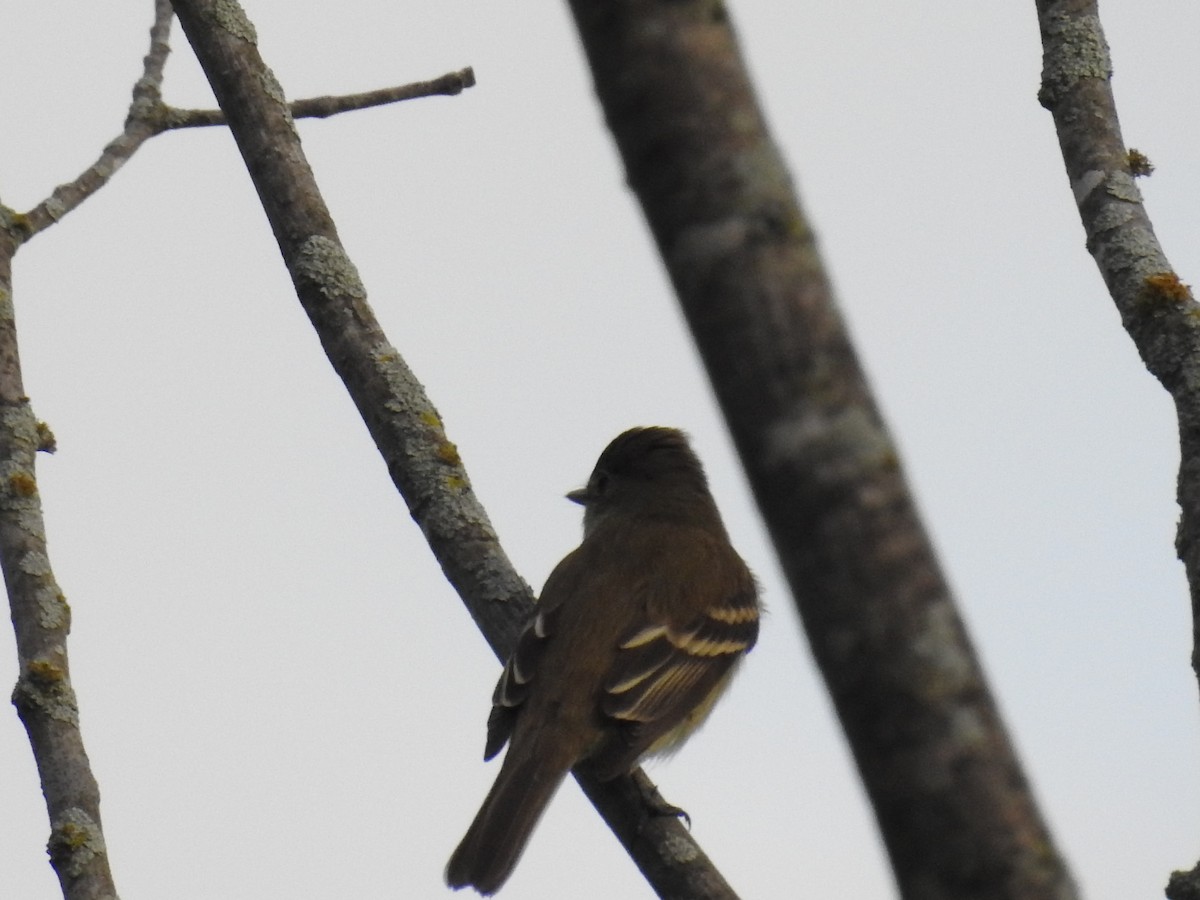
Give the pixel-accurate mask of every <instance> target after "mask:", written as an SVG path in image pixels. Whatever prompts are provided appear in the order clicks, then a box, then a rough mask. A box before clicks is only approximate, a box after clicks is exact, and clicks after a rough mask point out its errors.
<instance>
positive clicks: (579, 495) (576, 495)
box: [567, 488, 588, 506]
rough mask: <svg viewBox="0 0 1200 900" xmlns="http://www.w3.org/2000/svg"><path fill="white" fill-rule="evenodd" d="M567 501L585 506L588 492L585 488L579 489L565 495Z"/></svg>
mask: <svg viewBox="0 0 1200 900" xmlns="http://www.w3.org/2000/svg"><path fill="white" fill-rule="evenodd" d="M567 499H568V500H570V501H571V502H572V503H578V504H579V505H580V506H587V502H588V492H587V488H579V489H577V490H574V491H571V492H570V493H569V494H567Z"/></svg>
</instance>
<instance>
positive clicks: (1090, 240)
mask: <svg viewBox="0 0 1200 900" xmlns="http://www.w3.org/2000/svg"><path fill="white" fill-rule="evenodd" d="M1037 9H1038V22H1039V24H1040V26H1041V33H1042V48H1043V69H1042V88H1041V92H1040V93H1039V99H1040V100H1041V101H1042V105H1043V106H1045V107H1046V109H1048V110H1049V111H1050V112H1051V114H1052V115H1053V116H1054V126H1055V129H1056V131H1057V132H1058V142H1059V146H1060V148H1061V149H1062V155H1063V161H1064V163H1065V164H1066V169H1067V176H1068V178H1069V179H1070V184H1071V191H1072V193H1073V194H1074V197H1075V203H1076V205H1077V206H1078V208H1079V217H1080V219H1081V221H1082V222H1083V227H1084V229H1085V231H1086V232H1087V247H1088V250H1089V252H1090V253H1091V254H1092V258H1093V259H1095V261H1096V265H1097V266H1098V267H1099V269H1100V274H1101V275H1102V276H1103V277H1104V283H1105V284H1106V285H1107V286H1108V290H1109V293H1110V294H1111V295H1112V298H1113V302H1114V303H1115V304H1116V306H1117V310H1118V311H1119V312H1120V314H1121V322H1122V324H1123V325H1124V326H1125V330H1126V331H1128V332H1129V336H1130V337H1131V338H1133V342H1134V344H1135V345H1136V346H1137V349H1138V353H1140V354H1141V357H1142V360H1143V362H1145V364H1146V368H1147V369H1149V370H1150V373H1151V374H1152V375H1154V377H1155V378H1157V379H1158V380H1159V381H1160V382H1162V386H1163V387H1164V388H1166V389H1167V391H1168V392H1169V393H1170V394H1171V397H1172V398H1173V399H1174V401H1175V411H1176V414H1177V416H1178V418H1179V441H1180V450H1181V456H1182V459H1181V463H1180V469H1179V506H1180V510H1181V513H1182V515H1181V518H1180V522H1179V535H1178V541H1177V545H1176V546H1177V549H1178V551H1179V558H1180V559H1181V560H1183V564H1184V568H1185V570H1186V571H1187V578H1188V584H1189V585H1190V587H1191V597H1192V631H1193V639H1194V641H1193V650H1192V667H1193V669H1195V670H1196V673H1197V676H1198V677H1200V306H1198V305H1197V304H1196V301H1195V298H1194V297H1193V295H1192V291H1191V290H1190V288H1188V286H1187V285H1186V284H1184V283H1183V282H1182V281H1181V280H1180V278H1179V276H1178V275H1176V274H1175V271H1174V270H1173V269H1172V268H1171V264H1170V263H1169V262H1168V261H1167V257H1166V254H1164V253H1163V250H1162V247H1161V246H1160V245H1159V243H1158V238H1157V237H1155V235H1154V228H1153V226H1152V225H1151V223H1150V217H1149V215H1148V214H1147V212H1146V208H1145V207H1144V206H1143V205H1142V197H1141V192H1140V191H1139V190H1138V187H1137V185H1136V183H1135V182H1134V178H1135V176H1136V175H1139V174H1145V173H1146V171H1147V166H1146V160H1145V159H1144V157H1141V156H1140V155H1139V154H1135V153H1131V152H1130V151H1129V150H1128V149H1127V148H1126V147H1125V142H1124V140H1123V139H1122V137H1121V125H1120V122H1119V120H1118V118H1117V108H1116V103H1115V101H1114V99H1113V95H1112V87H1111V85H1110V84H1109V79H1110V78H1111V76H1112V60H1111V59H1110V57H1109V51H1108V43H1107V41H1105V38H1104V32H1103V30H1102V28H1101V27H1100V17H1099V14H1098V11H1097V8H1096V4H1095V3H1094V2H1088V0H1067V2H1045V0H1040V2H1038V4H1037Z"/></svg>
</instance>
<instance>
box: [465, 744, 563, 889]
mask: <svg viewBox="0 0 1200 900" xmlns="http://www.w3.org/2000/svg"><path fill="white" fill-rule="evenodd" d="M517 749H518V748H515V747H512V746H509V748H508V753H507V754H506V755H505V757H504V764H503V766H501V768H500V774H499V775H497V776H496V783H495V784H493V785H492V789H491V790H490V791H489V792H488V795H487V798H486V799H485V800H484V801H483V806H481V807H480V809H479V812H478V814H477V815H476V816H475V821H474V822H472V823H471V827H470V828H468V829H467V834H466V836H465V837H464V838H463V839H462V841H461V842H460V843H459V845H458V849H457V850H455V851H454V853H453V855H452V856H451V857H450V862H448V863H447V864H446V884H448V885H449V886H450V887H452V888H455V889H457V888H462V887H473V888H475V890H477V891H479V893H481V894H485V895H491V894H494V893H496V891H498V890H500V888H501V886H502V885H503V884H504V882H505V881H507V880H508V876H509V875H511V874H512V870H513V869H514V868H515V867H516V865H517V860H519V859H520V858H521V854H522V853H523V852H524V850H525V844H526V843H527V842H528V840H529V835H530V834H532V832H533V829H534V827H535V826H536V825H537V823H538V820H539V819H541V817H542V813H543V812H544V811H545V809H546V806H547V805H548V804H549V803H550V800H551V798H553V797H554V792H555V791H557V790H558V786H559V785H560V784H562V781H563V778H565V777H566V774H567V771H568V770H569V769H570V766H571V760H570V759H564V760H561V761H559V760H550V759H546V758H545V757H544V755H543V757H542V758H539V754H538V753H537V752H531V753H520V754H519V755H518V753H516V752H514V751H516V750H517ZM522 749H532V748H522Z"/></svg>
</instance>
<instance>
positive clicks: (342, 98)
mask: <svg viewBox="0 0 1200 900" xmlns="http://www.w3.org/2000/svg"><path fill="white" fill-rule="evenodd" d="M474 86H475V71H474V70H473V69H472V68H471V67H470V66H468V67H467V68H465V69H459V70H458V71H456V72H447V73H446V74H445V75H442V76H440V77H438V78H434V79H433V80H432V81H414V82H413V83H412V84H402V85H399V86H397V87H387V88H379V89H378V90H374V91H366V92H364V93H361V94H340V95H336V96H327V97H309V98H308V99H306V100H293V101H292V102H290V103H289V104H288V109H289V110H291V113H292V118H293V119H324V118H327V117H329V116H336V115H337V114H338V113H344V112H354V111H355V110H360V109H370V108H371V107H373V106H386V105H388V104H389V103H399V102H400V101H402V100H416V99H418V98H420V97H438V96H442V97H453V96H454V95H456V94H461V93H462V92H463V90H465V89H466V88H469V87H474ZM224 124H226V121H225V113H223V112H221V110H219V109H179V108H177V107H170V108H169V109H168V110H167V115H166V123H165V126H164V130H165V129H171V128H202V127H207V126H211V125H224Z"/></svg>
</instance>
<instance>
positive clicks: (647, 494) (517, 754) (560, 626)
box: [446, 428, 759, 894]
mask: <svg viewBox="0 0 1200 900" xmlns="http://www.w3.org/2000/svg"><path fill="white" fill-rule="evenodd" d="M567 497H568V498H569V499H571V500H573V501H575V502H576V503H579V504H582V506H583V510H584V512H583V543H581V544H580V545H579V547H578V548H576V549H575V550H573V551H572V552H571V553H569V554H567V556H566V557H565V558H564V559H563V561H562V562H560V563H559V564H558V565H557V566H556V567H555V569H554V571H553V572H551V573H550V577H549V578H548V579H547V580H546V586H545V587H544V588H543V589H542V596H541V599H540V600H539V601H538V605H537V612H536V614H535V615H534V617H533V621H532V622H530V623H529V625H528V626H527V627H526V628H525V631H524V632H523V633H522V634H521V636H520V638H519V639H518V642H517V648H516V650H515V651H513V654H512V656H511V657H509V659H508V662H507V663H506V665H505V666H504V672H503V673H502V674H501V676H500V681H499V683H498V684H497V685H496V690H495V693H494V695H493V697H492V712H491V715H490V716H489V717H488V728H487V745H486V747H485V749H484V759H485V760H488V759H491V758H492V757H493V756H495V755H496V754H497V753H499V752H500V750H501V748H502V747H503V746H504V745H505V743H509V744H510V746H509V749H508V753H507V754H506V755H505V757H504V763H503V765H502V766H501V767H500V773H499V775H498V776H497V777H496V783H495V784H494V785H493V786H492V789H491V791H490V792H489V793H488V795H487V798H486V799H485V800H484V801H483V807H482V808H481V809H480V810H479V813H478V815H476V816H475V821H474V822H472V823H471V827H470V828H469V829H468V830H467V834H466V837H464V838H463V839H462V843H460V844H459V845H458V849H457V850H455V851H454V855H453V856H451V857H450V862H449V863H448V864H447V865H446V883H447V884H448V885H449V886H450V887H452V888H461V887H473V888H475V889H476V890H477V891H479V892H480V893H481V894H494V893H495V892H496V891H498V890H499V889H500V887H501V886H502V885H503V884H504V882H505V881H506V880H507V879H508V876H509V875H510V874H512V870H513V867H514V866H516V864H517V860H518V859H519V858H520V856H521V852H522V851H523V850H524V849H525V844H526V842H527V841H528V840H529V835H530V833H531V832H532V831H533V828H534V826H535V825H537V822H538V819H539V818H541V815H542V812H543V810H545V808H546V805H547V804H548V803H549V802H550V799H551V798H552V797H553V796H554V792H555V791H556V790H557V789H558V786H559V785H560V784H561V783H562V780H563V778H564V777H566V774H567V772H569V771H570V770H571V769H572V768H573V767H575V766H577V765H578V766H583V767H586V768H587V769H588V770H589V771H590V772H592V773H593V774H595V775H596V776H597V777H598V778H600V779H601V780H608V779H611V778H616V777H617V776H618V775H622V774H625V773H628V772H630V771H632V770H633V769H634V768H635V767H636V766H637V763H638V760H639V759H640V758H641V757H643V756H645V755H647V754H650V753H656V752H660V751H664V750H669V749H672V748H673V747H675V746H676V745H678V744H679V743H681V742H682V741H683V740H684V739H685V738H687V737H688V735H689V734H691V732H692V731H694V730H695V729H696V728H697V727H698V726H699V725H700V724H701V723H702V722H703V721H704V719H705V717H707V715H708V713H709V711H710V710H711V709H712V706H713V704H714V703H715V702H716V700H717V698H718V697H719V696H720V694H721V691H722V690H723V689H724V688H725V685H726V683H727V682H728V680H729V678H730V676H731V675H732V674H733V671H734V669H735V668H736V665H737V663H738V661H739V660H740V659H741V657H742V655H743V654H744V653H745V652H746V651H747V650H749V649H750V648H751V647H752V646H753V645H754V641H755V639H756V638H757V637H758V618H759V606H758V596H757V591H756V588H755V584H754V578H753V577H752V576H751V574H750V570H749V569H747V568H746V564H745V563H744V562H742V558H741V557H740V556H738V554H737V552H736V551H735V550H734V549H733V547H732V546H731V545H730V543H729V536H728V535H727V534H726V533H725V527H724V525H722V524H721V516H720V514H719V513H718V512H717V506H716V504H715V503H714V502H713V498H712V495H711V494H710V493H709V490H708V482H707V481H706V480H705V477H704V469H703V467H702V466H701V465H700V460H699V459H697V458H696V454H695V453H693V452H692V449H691V447H690V446H689V445H688V441H687V438H686V437H685V436H684V434H683V432H681V431H678V430H676V429H674V428H634V429H632V430H630V431H626V432H625V433H624V434H622V435H620V436H618V437H617V438H616V439H615V440H613V442H612V443H611V444H609V445H608V447H607V448H606V449H605V451H604V452H603V453H602V454H601V455H600V459H599V461H598V462H597V463H596V468H595V470H594V471H593V472H592V476H591V478H590V479H589V480H588V483H587V487H585V488H582V489H580V490H577V491H572V492H571V493H569V494H567Z"/></svg>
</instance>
